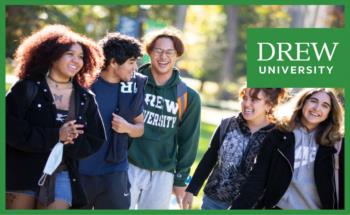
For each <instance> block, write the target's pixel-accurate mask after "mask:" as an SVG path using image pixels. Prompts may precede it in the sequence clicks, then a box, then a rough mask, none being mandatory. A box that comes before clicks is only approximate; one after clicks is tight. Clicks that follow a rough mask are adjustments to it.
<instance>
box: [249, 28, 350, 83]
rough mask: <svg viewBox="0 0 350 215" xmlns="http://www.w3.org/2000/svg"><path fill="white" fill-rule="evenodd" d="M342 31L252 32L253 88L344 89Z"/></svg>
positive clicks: (346, 47) (346, 44)
mask: <svg viewBox="0 0 350 215" xmlns="http://www.w3.org/2000/svg"><path fill="white" fill-rule="evenodd" d="M344 36H345V31H344V30H343V29H290V28H289V29H249V30H248V47H247V49H248V65H247V67H248V72H247V73H248V77H247V80H248V85H249V86H250V87H345V84H346V82H347V80H346V78H344V77H345V76H346V72H347V69H348V68H347V67H346V62H348V61H349V58H348V57H347V56H348V55H349V54H348V53H347V52H348V51H349V50H350V49H349V42H348V40H346V39H345V37H344Z"/></svg>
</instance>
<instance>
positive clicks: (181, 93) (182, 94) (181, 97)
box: [176, 80, 188, 122]
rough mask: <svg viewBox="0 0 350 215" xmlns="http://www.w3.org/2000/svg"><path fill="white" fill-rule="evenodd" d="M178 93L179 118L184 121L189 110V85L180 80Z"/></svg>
mask: <svg viewBox="0 0 350 215" xmlns="http://www.w3.org/2000/svg"><path fill="white" fill-rule="evenodd" d="M176 95H177V104H178V107H179V112H178V116H179V120H180V122H181V121H182V117H183V115H184V113H185V112H186V110H187V100H188V92H187V85H186V84H185V83H184V82H183V81H182V80H180V82H179V83H178V84H177V86H176Z"/></svg>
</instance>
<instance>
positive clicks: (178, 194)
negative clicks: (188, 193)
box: [173, 186, 186, 209]
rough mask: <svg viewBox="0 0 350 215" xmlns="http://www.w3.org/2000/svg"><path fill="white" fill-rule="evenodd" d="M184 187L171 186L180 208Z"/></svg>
mask: <svg viewBox="0 0 350 215" xmlns="http://www.w3.org/2000/svg"><path fill="white" fill-rule="evenodd" d="M185 190H186V187H179V186H173V194H174V195H175V197H176V202H177V204H179V207H180V208H181V209H182V208H183V207H182V199H183V198H184V196H185Z"/></svg>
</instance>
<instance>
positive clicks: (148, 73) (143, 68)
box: [138, 63, 180, 88]
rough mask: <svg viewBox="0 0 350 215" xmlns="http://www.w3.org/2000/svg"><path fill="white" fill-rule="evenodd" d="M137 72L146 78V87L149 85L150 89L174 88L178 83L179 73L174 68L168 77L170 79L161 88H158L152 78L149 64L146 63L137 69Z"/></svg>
mask: <svg viewBox="0 0 350 215" xmlns="http://www.w3.org/2000/svg"><path fill="white" fill-rule="evenodd" d="M138 72H139V73H141V74H143V75H146V76H148V81H147V85H151V86H152V87H155V88H171V87H174V86H176V85H177V84H178V83H179V82H180V71H179V70H178V69H177V68H176V67H174V68H173V74H172V76H171V77H170V79H169V80H168V81H167V82H166V83H165V84H164V85H162V86H158V85H157V84H156V82H155V80H154V78H153V75H152V72H151V64H150V63H147V64H144V65H142V66H141V67H140V68H139V69H138Z"/></svg>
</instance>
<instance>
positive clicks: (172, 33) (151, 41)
mask: <svg viewBox="0 0 350 215" xmlns="http://www.w3.org/2000/svg"><path fill="white" fill-rule="evenodd" d="M159 38H169V39H170V40H171V41H173V44H174V48H175V50H176V54H177V56H178V57H180V56H182V54H183V53H184V52H185V45H184V43H183V41H182V33H181V31H180V30H178V29H177V28H174V27H167V28H163V29H160V30H156V31H152V32H150V33H148V34H146V35H145V37H144V38H143V43H144V46H145V49H146V52H147V54H149V55H150V54H151V52H152V50H153V48H154V45H155V43H156V41H157V40H158V39H159Z"/></svg>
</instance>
